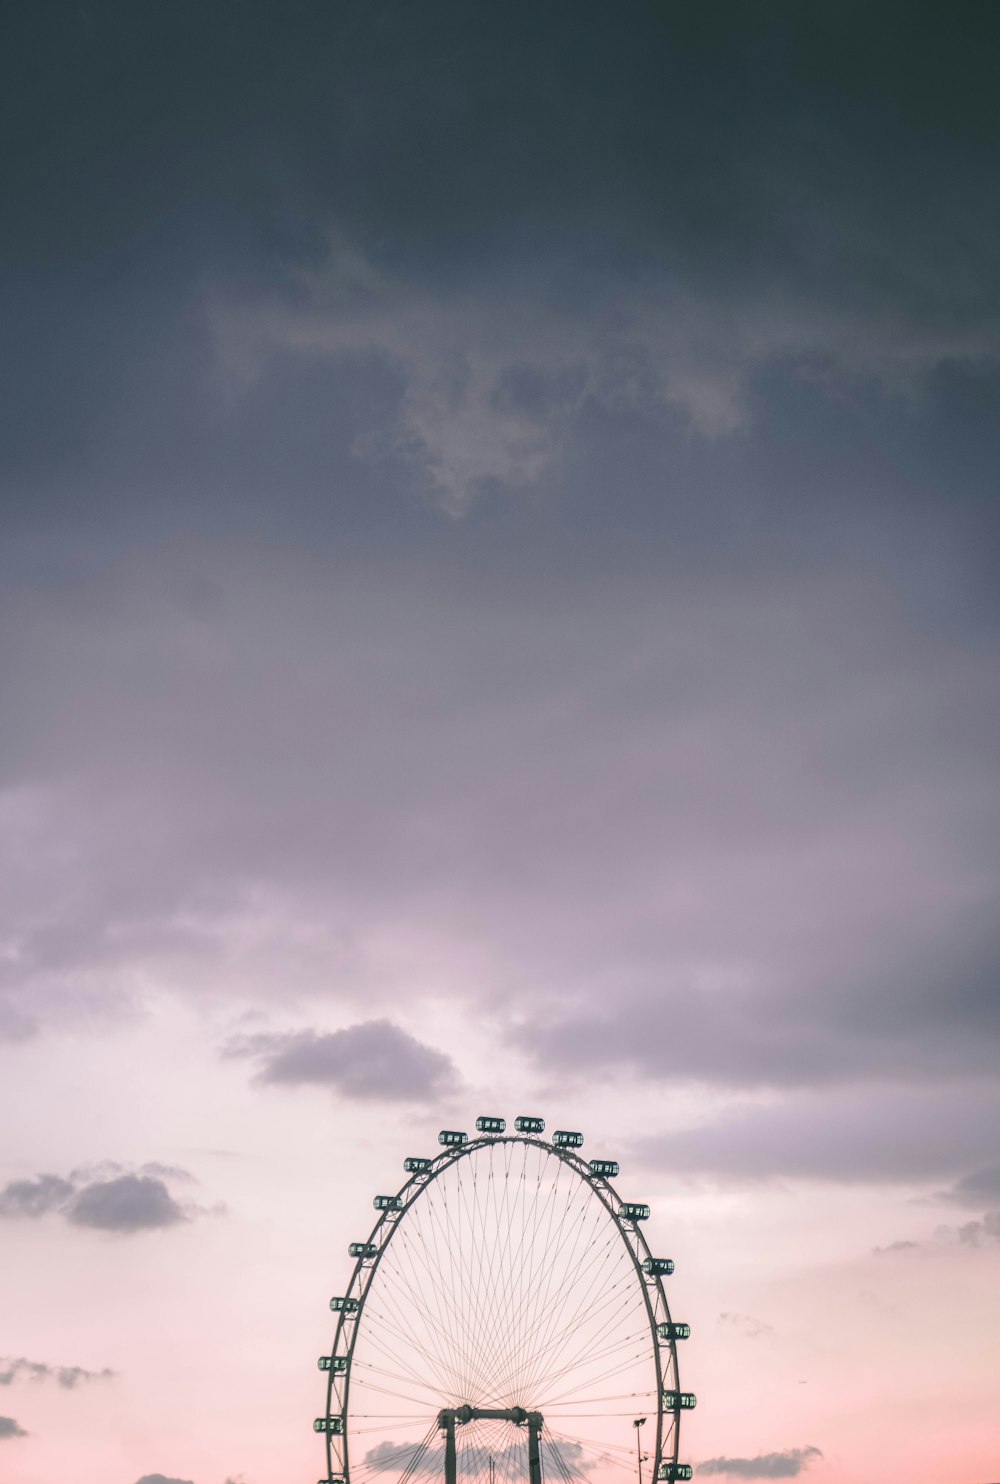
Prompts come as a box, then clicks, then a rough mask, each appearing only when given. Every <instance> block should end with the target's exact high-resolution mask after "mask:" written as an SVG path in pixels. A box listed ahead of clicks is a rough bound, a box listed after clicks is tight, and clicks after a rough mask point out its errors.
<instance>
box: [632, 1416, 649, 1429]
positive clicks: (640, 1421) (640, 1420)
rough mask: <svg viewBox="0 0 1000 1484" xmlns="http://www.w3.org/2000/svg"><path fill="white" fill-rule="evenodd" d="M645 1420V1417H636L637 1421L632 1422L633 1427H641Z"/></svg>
mask: <svg viewBox="0 0 1000 1484" xmlns="http://www.w3.org/2000/svg"><path fill="white" fill-rule="evenodd" d="M645 1420H646V1419H645V1417H637V1418H636V1419H635V1421H634V1422H633V1423H632V1426H633V1427H641V1426H642V1424H643V1423H644V1422H645Z"/></svg>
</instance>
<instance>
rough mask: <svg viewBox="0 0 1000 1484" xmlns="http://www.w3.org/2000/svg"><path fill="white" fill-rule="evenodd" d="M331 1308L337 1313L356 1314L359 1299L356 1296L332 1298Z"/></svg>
mask: <svg viewBox="0 0 1000 1484" xmlns="http://www.w3.org/2000/svg"><path fill="white" fill-rule="evenodd" d="M330 1308H331V1309H332V1310H333V1312H334V1313H335V1314H356V1313H357V1312H358V1301H357V1299H356V1298H332V1299H331V1300H330Z"/></svg>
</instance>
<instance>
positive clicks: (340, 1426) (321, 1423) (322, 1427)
mask: <svg viewBox="0 0 1000 1484" xmlns="http://www.w3.org/2000/svg"><path fill="white" fill-rule="evenodd" d="M343 1431H344V1419H343V1417H317V1418H316V1421H315V1422H314V1423H313V1432H332V1433H335V1434H336V1435H337V1436H338V1437H339V1436H340V1435H341V1434H342V1433H343Z"/></svg>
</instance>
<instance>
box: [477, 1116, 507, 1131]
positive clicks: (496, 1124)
mask: <svg viewBox="0 0 1000 1484" xmlns="http://www.w3.org/2000/svg"><path fill="white" fill-rule="evenodd" d="M506 1127H507V1120H506V1118H483V1117H479V1118H477V1119H476V1128H477V1129H478V1130H479V1132H480V1133H481V1134H502V1133H503V1132H504V1131H505V1129H506Z"/></svg>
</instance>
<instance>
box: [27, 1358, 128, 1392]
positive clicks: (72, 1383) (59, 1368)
mask: <svg viewBox="0 0 1000 1484" xmlns="http://www.w3.org/2000/svg"><path fill="white" fill-rule="evenodd" d="M115 1374H116V1373H115V1372H114V1371H112V1370H110V1369H109V1368H108V1367H105V1368H104V1370H103V1371H88V1370H85V1369H84V1367H83V1366H79V1365H70V1366H67V1365H47V1364H46V1363H45V1362H44V1361H39V1360H26V1359H25V1358H24V1357H23V1356H20V1357H18V1358H16V1359H15V1358H13V1357H6V1358H3V1357H0V1386H11V1385H13V1383H14V1382H15V1381H16V1380H18V1379H25V1380H29V1381H56V1382H57V1383H58V1385H60V1386H62V1387H64V1388H65V1389H66V1390H67V1391H72V1390H74V1388H75V1387H77V1386H79V1385H80V1384H81V1382H86V1381H111V1380H113V1379H114V1377H115Z"/></svg>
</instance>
